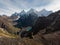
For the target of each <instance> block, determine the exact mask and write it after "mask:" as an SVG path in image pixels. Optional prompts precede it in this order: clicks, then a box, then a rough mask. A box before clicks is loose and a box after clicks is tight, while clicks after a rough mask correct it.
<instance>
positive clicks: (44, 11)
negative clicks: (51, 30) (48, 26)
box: [38, 9, 52, 16]
mask: <svg viewBox="0 0 60 45" xmlns="http://www.w3.org/2000/svg"><path fill="white" fill-rule="evenodd" d="M51 13H52V11H47V10H46V9H43V10H41V11H39V12H38V15H39V16H48V15H49V14H51Z"/></svg>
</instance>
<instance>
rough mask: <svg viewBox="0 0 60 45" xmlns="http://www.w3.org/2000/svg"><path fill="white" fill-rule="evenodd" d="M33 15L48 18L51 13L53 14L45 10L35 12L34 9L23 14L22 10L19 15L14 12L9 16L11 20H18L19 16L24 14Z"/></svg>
mask: <svg viewBox="0 0 60 45" xmlns="http://www.w3.org/2000/svg"><path fill="white" fill-rule="evenodd" d="M31 13H32V14H33V13H35V14H37V15H38V16H48V15H49V14H51V13H53V12H52V11H47V10H46V9H42V10H40V11H36V10H35V9H32V8H31V9H30V10H29V11H27V12H25V11H24V10H22V11H21V12H20V13H17V12H15V13H14V14H12V15H11V18H14V17H15V18H16V17H17V18H19V16H20V15H24V14H26V15H28V14H31Z"/></svg>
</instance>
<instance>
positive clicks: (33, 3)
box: [0, 0, 60, 15]
mask: <svg viewBox="0 0 60 45" xmlns="http://www.w3.org/2000/svg"><path fill="white" fill-rule="evenodd" d="M59 4H60V0H0V14H7V15H11V14H12V13H14V12H20V11H21V10H23V9H24V10H28V9H30V8H34V9H36V10H41V9H43V8H45V9H47V10H53V11H56V10H58V9H60V5H59Z"/></svg>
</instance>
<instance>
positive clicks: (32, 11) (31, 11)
mask: <svg viewBox="0 0 60 45" xmlns="http://www.w3.org/2000/svg"><path fill="white" fill-rule="evenodd" d="M30 13H37V11H36V10H35V9H33V8H31V9H30V10H29V11H28V12H27V14H30Z"/></svg>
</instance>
